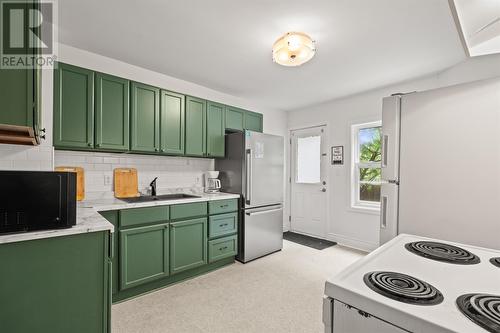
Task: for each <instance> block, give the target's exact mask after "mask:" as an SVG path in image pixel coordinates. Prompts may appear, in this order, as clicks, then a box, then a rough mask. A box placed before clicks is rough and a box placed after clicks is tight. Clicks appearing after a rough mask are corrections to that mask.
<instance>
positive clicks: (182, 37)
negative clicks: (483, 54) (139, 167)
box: [58, 0, 465, 110]
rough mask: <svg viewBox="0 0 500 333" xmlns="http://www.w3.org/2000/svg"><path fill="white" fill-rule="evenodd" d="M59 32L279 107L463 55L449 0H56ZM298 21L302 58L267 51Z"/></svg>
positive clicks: (74, 42) (426, 70)
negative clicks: (307, 52) (297, 61)
mask: <svg viewBox="0 0 500 333" xmlns="http://www.w3.org/2000/svg"><path fill="white" fill-rule="evenodd" d="M58 10H59V25H60V27H59V40H60V42H62V43H64V44H68V45H71V46H75V47H78V48H81V49H85V50H88V51H91V52H94V53H98V54H101V55H105V56H108V57H111V58H115V59H119V60H122V61H125V62H128V63H131V64H134V65H138V66H141V67H144V68H148V69H151V70H155V71H158V72H161V73H164V74H167V75H171V76H174V77H177V78H180V79H184V80H188V81H192V82H195V83H198V84H201V85H204V86H207V87H209V88H212V89H215V90H219V91H221V92H225V93H228V94H232V95H235V96H239V97H242V98H246V99H249V100H253V101H255V102H258V103H259V104H262V105H267V106H269V107H272V108H277V109H282V110H292V109H298V108H303V107H305V106H308V105H312V104H317V103H321V102H324V101H327V100H330V99H334V98H338V97H341V96H345V95H349V94H353V93H356V92H360V91H364V90H368V89H372V88H376V87H380V86H384V85H388V84H391V83H395V82H399V81H403V80H409V79H412V78H416V77H421V76H424V75H427V74H431V73H434V72H437V71H440V70H443V69H445V68H447V67H450V66H452V65H454V64H456V63H458V62H459V61H461V60H463V59H465V54H464V51H463V48H462V45H461V42H460V39H459V35H458V33H457V30H456V27H455V24H454V21H453V17H452V15H451V12H450V8H449V5H448V0H376V1H375V0H251V1H249V0H246V1H245V0H210V1H207V0H147V1H146V0H143V1H131V0H128V1H124V0H106V1H102V0H85V1H82V0H63V1H59V9H58ZM292 30H298V31H303V32H306V33H307V34H309V35H310V36H311V37H313V38H314V39H315V40H316V46H317V54H316V56H315V57H314V58H313V59H312V60H311V61H310V62H309V63H306V64H305V65H303V66H301V67H296V68H285V67H281V66H279V65H277V64H274V63H273V62H272V60H271V47H272V44H273V42H274V41H275V40H276V39H277V38H278V37H280V36H281V35H282V34H283V33H285V32H287V31H292Z"/></svg>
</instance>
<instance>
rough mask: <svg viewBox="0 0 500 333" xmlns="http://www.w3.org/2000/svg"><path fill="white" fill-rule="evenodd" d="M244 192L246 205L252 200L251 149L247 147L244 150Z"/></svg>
mask: <svg viewBox="0 0 500 333" xmlns="http://www.w3.org/2000/svg"><path fill="white" fill-rule="evenodd" d="M246 155H247V156H246V176H247V177H246V186H245V189H246V193H245V199H246V203H247V205H250V202H251V200H252V198H251V197H252V150H251V149H247V150H246Z"/></svg>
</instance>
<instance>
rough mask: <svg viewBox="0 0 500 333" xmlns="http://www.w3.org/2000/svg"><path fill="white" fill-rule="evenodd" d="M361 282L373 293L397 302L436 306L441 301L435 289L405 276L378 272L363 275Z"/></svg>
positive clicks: (441, 298)
mask: <svg viewBox="0 0 500 333" xmlns="http://www.w3.org/2000/svg"><path fill="white" fill-rule="evenodd" d="M363 280H364V281H365V284H366V285H367V286H368V287H369V288H370V289H372V290H373V291H375V292H377V293H379V294H381V295H384V296H386V297H389V298H392V299H393V300H396V301H399V302H404V303H409V304H416V305H436V304H439V303H441V302H442V301H443V295H442V294H441V293H440V292H439V290H437V289H436V288H435V287H433V286H432V285H430V284H428V283H427V282H424V281H422V280H419V279H417V278H414V277H412V276H409V275H406V274H402V273H396V272H382V271H378V272H371V273H367V274H365V276H364V278H363Z"/></svg>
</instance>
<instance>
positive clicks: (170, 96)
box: [160, 90, 185, 155]
mask: <svg viewBox="0 0 500 333" xmlns="http://www.w3.org/2000/svg"><path fill="white" fill-rule="evenodd" d="M160 104H161V108H160V151H161V152H162V153H165V154H172V155H183V154H184V132H185V97H184V95H181V94H177V93H174V92H170V91H166V90H162V91H161V103H160Z"/></svg>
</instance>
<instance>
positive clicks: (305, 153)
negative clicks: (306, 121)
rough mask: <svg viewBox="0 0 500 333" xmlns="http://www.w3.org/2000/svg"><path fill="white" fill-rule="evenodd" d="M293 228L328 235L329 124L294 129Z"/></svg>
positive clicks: (291, 223) (291, 193)
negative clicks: (327, 130)
mask: <svg viewBox="0 0 500 333" xmlns="http://www.w3.org/2000/svg"><path fill="white" fill-rule="evenodd" d="M290 138H291V147H290V148H291V149H290V199H291V200H290V203H291V207H290V215H291V221H290V230H291V231H293V232H297V233H301V234H307V235H311V236H314V237H319V238H326V235H327V227H326V226H327V223H326V221H327V210H328V185H329V184H328V179H327V173H328V172H327V171H328V165H329V159H328V153H327V151H328V149H327V147H326V126H324V125H323V126H317V127H310V128H304V129H297V130H292V131H290Z"/></svg>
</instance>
